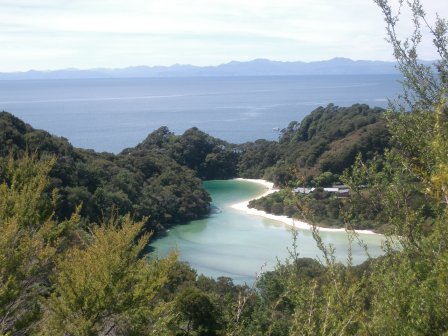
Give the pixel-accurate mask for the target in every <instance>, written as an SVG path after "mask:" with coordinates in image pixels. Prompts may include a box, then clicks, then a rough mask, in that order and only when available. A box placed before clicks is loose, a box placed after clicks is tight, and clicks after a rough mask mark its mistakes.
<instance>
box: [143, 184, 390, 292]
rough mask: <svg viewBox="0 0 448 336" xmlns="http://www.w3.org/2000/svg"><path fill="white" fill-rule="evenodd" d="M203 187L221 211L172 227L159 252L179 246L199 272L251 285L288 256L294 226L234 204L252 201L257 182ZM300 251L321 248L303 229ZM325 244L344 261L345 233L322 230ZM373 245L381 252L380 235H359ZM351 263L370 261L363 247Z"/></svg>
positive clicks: (315, 254) (157, 244)
mask: <svg viewBox="0 0 448 336" xmlns="http://www.w3.org/2000/svg"><path fill="white" fill-rule="evenodd" d="M204 186H205V188H206V189H207V190H208V191H209V193H210V194H211V196H212V199H213V205H214V206H216V208H217V209H219V210H217V211H215V212H214V213H213V214H211V215H210V216H209V217H208V218H205V219H201V220H196V221H192V222H190V223H188V225H178V226H176V227H174V228H172V229H171V230H170V231H169V232H168V233H167V235H166V236H165V237H163V238H159V239H157V240H155V241H154V242H152V243H151V246H152V247H153V248H154V249H155V253H156V254H158V255H161V256H163V255H166V254H167V253H168V251H170V250H171V249H173V248H175V249H178V250H179V252H180V258H181V260H184V261H188V262H189V263H190V264H191V266H193V268H195V269H196V270H197V271H198V273H199V274H201V273H202V274H205V275H208V276H212V277H218V276H228V277H231V278H233V279H234V281H235V282H236V283H240V284H241V283H244V282H247V283H249V284H251V283H253V281H254V280H255V277H256V274H257V273H260V272H261V271H266V270H272V269H273V268H274V267H275V265H276V263H277V258H278V260H281V261H284V260H285V258H287V257H288V250H287V249H288V248H291V246H292V233H291V229H290V227H288V226H286V225H284V224H282V223H281V222H277V221H273V220H269V219H266V218H263V217H260V216H254V215H248V214H246V213H244V212H242V211H238V210H235V209H233V208H231V207H230V205H232V204H234V203H238V202H241V201H243V200H247V199H251V198H253V197H255V196H257V195H259V194H261V193H262V192H263V191H264V188H263V187H262V186H260V185H258V184H255V183H252V182H246V181H237V180H227V181H207V182H204ZM298 232H299V237H298V250H299V252H300V256H301V257H310V258H319V257H321V253H320V251H319V250H318V249H317V247H316V243H315V241H314V239H313V237H312V235H311V232H310V231H308V230H299V231H298ZM321 237H322V238H323V240H324V242H325V243H326V244H332V245H333V246H334V247H335V249H336V253H335V256H336V257H337V259H338V260H339V261H341V262H346V260H347V255H348V245H349V244H348V239H347V235H346V233H345V232H321ZM360 238H361V239H362V240H363V241H364V242H365V243H366V244H367V245H368V246H369V249H368V251H369V254H370V255H371V256H372V257H373V256H378V255H380V254H382V249H381V240H382V238H381V236H377V235H365V234H363V235H360ZM352 248H353V250H352V253H353V262H354V263H355V264H359V263H361V262H363V261H364V260H366V258H367V255H366V254H365V251H364V250H363V249H362V248H361V247H360V246H359V245H356V244H354V245H353V247H352Z"/></svg>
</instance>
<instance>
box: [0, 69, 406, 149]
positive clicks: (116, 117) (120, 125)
mask: <svg viewBox="0 0 448 336" xmlns="http://www.w3.org/2000/svg"><path fill="white" fill-rule="evenodd" d="M399 79H400V77H399V76H398V75H357V76H340V75H333V76H270V77H198V78H148V79H141V78H125V79H65V80H3V81H1V80H0V111H1V110H4V111H8V112H11V113H12V114H14V115H16V116H17V117H19V118H21V119H22V120H24V121H25V122H27V123H29V124H31V125H32V126H33V127H35V128H40V129H44V130H47V131H49V132H50V133H52V134H54V135H58V136H63V137H65V138H67V139H68V140H69V141H70V142H71V143H72V144H73V145H74V146H76V147H82V148H91V149H94V150H97V151H108V152H114V153H118V152H120V151H121V150H123V149H124V148H127V147H133V146H135V145H136V144H138V143H139V142H141V141H142V140H143V139H145V137H146V136H147V135H148V134H149V133H150V132H152V131H153V130H155V129H157V128H159V127H160V126H168V127H169V128H170V130H171V131H173V132H175V133H176V134H180V133H182V132H184V131H185V130H186V129H188V128H190V127H193V126H196V127H198V128H199V129H201V130H203V131H205V132H207V133H209V134H211V135H213V136H215V137H218V138H221V139H224V140H228V141H230V142H234V143H243V142H246V141H254V140H256V139H261V138H264V139H270V140H275V139H277V138H278V136H279V132H278V129H282V128H284V127H286V126H287V125H288V123H289V122H290V121H292V120H297V121H300V120H302V119H303V117H304V116H306V115H307V114H309V113H310V112H311V111H312V110H313V109H315V108H316V107H318V106H325V105H327V104H329V103H334V104H336V105H339V106H350V105H352V104H354V103H364V104H368V105H370V106H372V107H373V106H379V107H387V104H388V99H393V98H394V97H396V95H397V93H398V92H400V89H401V85H400V84H399V82H398V81H399Z"/></svg>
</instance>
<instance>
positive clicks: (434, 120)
mask: <svg viewBox="0 0 448 336" xmlns="http://www.w3.org/2000/svg"><path fill="white" fill-rule="evenodd" d="M376 3H377V4H378V5H379V7H380V8H381V9H382V11H383V14H384V16H385V18H386V24H387V29H388V37H389V39H390V41H391V43H392V45H393V47H394V54H395V56H396V58H397V60H398V61H399V64H400V69H401V70H402V72H403V74H404V75H405V78H406V82H405V89H406V90H405V95H404V102H405V104H406V103H407V104H408V106H409V108H410V111H409V112H403V110H402V109H401V108H400V105H398V106H397V107H395V108H393V109H391V111H389V112H388V113H387V114H386V125H387V127H388V131H389V132H390V135H391V138H390V139H391V144H392V146H391V148H390V149H389V150H386V151H385V152H384V154H379V155H378V156H377V157H374V158H373V159H371V160H366V159H362V158H358V159H356V160H355V164H354V165H353V166H352V168H351V169H350V173H349V174H348V173H346V174H345V175H344V177H343V179H344V180H345V181H346V183H347V184H349V185H350V187H351V190H352V192H353V193H354V194H356V195H357V197H358V198H356V199H353V200H359V201H357V202H354V201H353V202H350V206H351V207H352V208H353V210H354V211H349V212H348V217H349V218H350V217H351V219H353V220H354V221H356V220H358V219H359V217H361V218H363V217H364V211H356V209H358V208H367V207H368V208H372V209H380V210H381V213H382V218H383V221H384V222H385V224H388V227H389V231H388V232H387V235H386V238H387V240H386V244H385V255H384V256H383V257H381V258H378V259H369V260H368V261H367V262H366V263H364V264H363V265H360V266H356V267H355V266H353V265H352V264H351V260H350V258H348V261H347V264H346V265H342V264H340V263H336V262H335V259H334V257H333V251H332V248H331V246H324V245H323V243H322V241H321V239H320V236H319V233H318V231H317V230H316V229H314V230H313V236H314V238H315V240H316V243H317V245H318V247H319V248H320V249H321V251H322V252H323V254H324V258H323V260H322V261H321V262H318V261H315V260H310V259H300V258H299V255H298V253H297V246H298V244H300V236H299V237H297V235H294V240H293V247H292V249H291V255H290V258H289V259H288V260H286V261H284V262H283V263H279V265H278V266H277V268H276V269H275V270H274V271H272V272H266V273H264V274H263V275H262V276H261V277H260V279H259V280H258V282H257V283H256V288H255V290H253V289H249V288H247V287H239V286H234V285H233V284H232V282H231V281H230V280H229V279H226V278H219V279H217V280H212V279H208V278H206V277H203V276H197V275H196V273H195V272H194V271H193V270H191V269H190V268H189V267H188V265H185V264H183V263H179V262H178V261H177V260H176V255H175V253H174V254H171V255H169V256H167V257H166V258H164V259H160V260H159V259H154V260H147V259H146V258H141V255H142V251H143V248H144V246H145V244H146V242H147V239H148V235H146V234H144V233H142V231H143V230H142V229H143V226H144V224H145V223H144V222H137V223H134V222H133V221H132V220H131V218H130V217H129V216H120V215H117V214H112V215H110V216H109V219H108V220H106V221H104V222H102V223H101V224H100V225H98V224H91V225H90V229H86V228H85V223H86V221H87V219H86V218H83V216H82V213H80V211H81V210H80V209H79V208H78V210H76V209H73V210H72V211H70V209H69V210H67V212H68V213H67V214H66V216H65V217H66V219H62V218H59V217H58V216H56V214H58V213H59V211H60V209H61V207H62V206H63V205H61V202H60V195H58V191H57V190H56V189H55V188H54V185H55V182H54V179H55V176H54V175H52V174H53V171H54V169H55V167H57V164H58V161H59V160H60V158H53V157H52V158H45V155H43V154H41V156H40V158H37V157H34V156H30V155H27V154H26V153H25V154H22V155H20V158H18V159H14V158H13V157H12V156H10V157H9V158H6V159H2V160H0V232H1V234H0V334H3V335H260V336H261V335H447V334H448V225H447V221H448V206H447V205H448V150H447V148H448V105H447V92H448V50H447V43H448V40H447V32H448V23H447V22H446V21H444V20H442V19H438V20H437V22H436V25H435V27H434V28H433V30H432V34H433V42H434V44H435V46H436V47H437V50H438V52H439V53H440V58H441V60H440V61H439V62H438V63H437V64H436V69H437V72H436V73H434V72H433V71H431V69H429V68H427V67H424V66H422V65H420V64H419V63H418V58H417V56H418V53H417V46H418V44H419V42H420V39H421V35H420V29H419V27H420V26H419V22H423V23H424V22H425V21H424V20H423V19H424V18H425V17H424V12H423V11H422V9H421V6H420V3H419V2H418V1H417V0H414V1H411V2H409V3H408V5H410V6H411V12H412V13H413V14H414V24H416V27H415V28H416V29H415V31H414V32H413V34H412V35H411V37H410V38H409V39H408V40H406V41H405V42H404V43H402V42H400V40H398V38H397V36H396V34H395V29H396V25H397V24H398V22H399V21H398V20H397V18H396V17H395V16H393V14H392V13H393V11H392V9H391V8H390V7H389V5H388V2H387V1H385V0H376ZM7 117H9V116H8V115H7ZM24 129H25V130H26V126H25V128H24ZM19 133H20V132H19ZM19 133H14V131H11V130H10V129H8V132H5V134H6V135H7V136H4V135H2V138H1V139H2V141H5V142H4V143H8V146H17V144H16V142H17V143H19V144H20V141H21V139H22V137H23V136H24V134H25V133H26V132H22V135H20V134H19ZM31 133H33V132H31ZM37 135H38V136H41V137H44V139H45V137H47V138H48V136H47V135H46V134H42V133H39V132H38V133H37ZM11 139H12V140H11ZM44 143H46V146H45V148H47V150H48V148H50V149H51V148H54V147H53V146H55V147H57V148H65V150H66V151H67V153H69V151H70V150H74V149H72V148H71V147H70V146H66V147H64V146H60V145H63V144H67V143H66V141H64V140H62V139H52V140H51V141H50V140H49V141H48V142H45V141H44ZM21 144H22V145H23V146H24V145H25V144H26V142H23V143H21ZM1 149H2V150H3V149H4V147H1ZM16 150H23V148H22V147H20V146H18V147H17V148H16ZM75 152H77V150H76V151H75ZM136 152H137V153H138V150H136ZM62 153H63V152H62ZM81 153H84V154H85V155H87V154H88V153H90V152H86V153H85V152H82V151H81ZM57 154H58V155H61V154H60V153H57ZM129 154H130V156H131V157H132V156H133V155H136V154H134V153H129ZM80 155H81V154H80ZM90 155H92V156H94V157H95V158H97V155H99V154H94V153H90ZM103 155H106V154H101V155H99V157H103ZM107 155H109V154H107ZM126 155H127V154H126ZM142 155H143V154H142ZM155 155H157V154H155ZM81 157H82V156H81ZM112 157H113V156H112ZM118 157H119V156H118ZM164 157H165V156H164ZM165 158H166V157H165ZM117 160H118V159H117ZM123 160H124V159H123ZM104 161H106V162H109V161H108V160H104ZM73 162H74V163H76V161H73ZM111 162H113V163H114V164H115V162H114V161H113V160H111ZM167 162H172V161H170V160H168V161H167ZM176 165H177V164H174V167H176ZM117 166H118V167H121V166H120V165H118V164H117ZM70 167H76V165H75V164H71V165H70ZM305 168H306V167H305ZM129 169H131V168H129ZM182 169H186V168H182ZM181 171H183V170H181ZM56 185H57V184H56ZM361 186H362V187H361ZM351 199H352V198H351ZM299 206H300V204H299ZM350 237H351V238H352V241H353V243H356V240H357V237H356V235H355V234H354V233H353V232H351V233H350Z"/></svg>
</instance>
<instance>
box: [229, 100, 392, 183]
mask: <svg viewBox="0 0 448 336" xmlns="http://www.w3.org/2000/svg"><path fill="white" fill-rule="evenodd" d="M383 113H384V110H383V109H380V108H370V107H369V106H367V105H361V104H356V105H353V106H350V107H338V106H335V105H333V104H330V105H328V106H327V107H319V108H317V109H315V110H314V111H312V112H311V113H310V114H309V115H307V116H306V117H305V118H304V119H303V120H302V121H301V122H296V121H293V122H291V123H290V124H289V125H288V127H286V128H285V129H283V130H282V131H281V136H280V138H279V141H278V142H273V141H263V140H259V141H256V142H254V143H247V144H245V145H243V146H241V149H242V154H241V158H240V161H239V166H238V168H239V174H240V175H241V176H243V177H251V178H261V177H264V178H266V179H268V180H271V181H273V182H274V183H275V184H277V185H279V186H286V185H288V184H290V183H291V182H292V183H300V185H304V184H305V185H319V182H318V181H319V179H322V178H319V175H321V174H322V173H326V176H325V179H326V180H327V183H332V182H334V181H337V180H338V177H339V175H340V174H341V173H342V172H343V171H344V169H346V168H349V167H350V166H351V165H352V164H353V163H354V162H355V158H356V155H357V154H358V153H362V155H363V157H364V158H366V159H368V158H372V157H373V155H374V154H375V153H383V152H384V149H385V148H387V147H388V146H389V133H388V131H387V128H386V125H385V122H384V120H383V119H382V114H383ZM298 177H300V179H301V180H302V181H300V182H299V181H297V178H298Z"/></svg>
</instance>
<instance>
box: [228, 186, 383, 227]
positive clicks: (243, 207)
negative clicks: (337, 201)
mask: <svg viewBox="0 0 448 336" xmlns="http://www.w3.org/2000/svg"><path fill="white" fill-rule="evenodd" d="M236 180H240V181H247V182H252V183H258V184H261V185H263V186H264V187H265V188H266V192H264V193H263V194H261V195H260V196H258V197H255V198H254V199H258V198H261V197H264V196H266V195H269V194H272V193H274V192H276V191H278V190H279V189H276V188H274V183H272V182H269V181H266V180H261V179H243V178H237V179H236ZM251 200H252V199H250V200H246V201H243V202H240V203H236V204H232V205H231V208H233V209H236V210H240V211H244V212H246V213H248V214H251V215H255V216H261V217H264V218H269V219H272V220H276V221H279V222H282V223H284V224H286V225H289V226H294V227H296V228H298V229H303V230H311V228H312V225H310V224H308V223H305V222H302V221H299V220H297V219H292V218H290V217H287V216H277V215H273V214H268V213H266V212H265V211H261V210H257V209H251V208H249V207H248V205H249V202H250V201H251ZM318 228H319V231H327V232H341V231H342V232H344V231H345V229H344V228H340V229H336V228H326V227H318ZM355 231H356V232H357V233H363V234H374V235H378V233H376V232H373V231H371V230H355Z"/></svg>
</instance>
